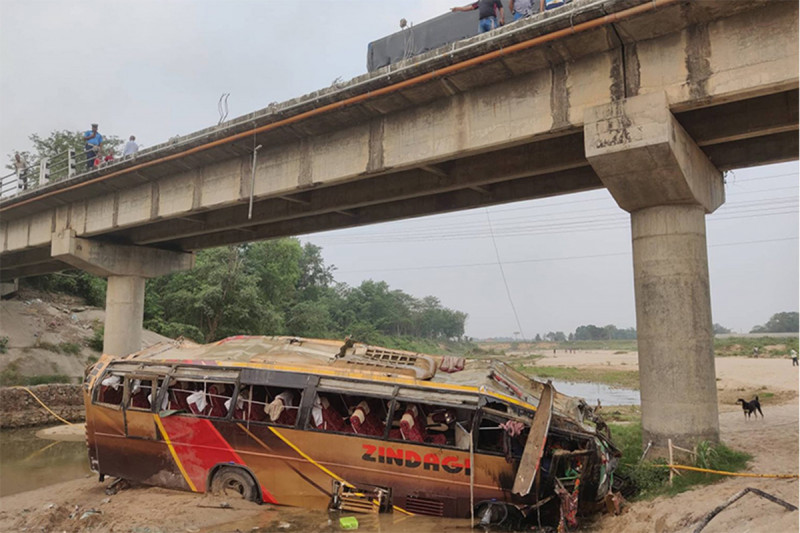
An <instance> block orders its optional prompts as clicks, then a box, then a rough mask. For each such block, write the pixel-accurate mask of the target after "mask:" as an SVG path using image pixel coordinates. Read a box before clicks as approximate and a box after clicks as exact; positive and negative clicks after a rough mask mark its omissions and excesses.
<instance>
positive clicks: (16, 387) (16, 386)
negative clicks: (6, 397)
mask: <svg viewBox="0 0 800 533" xmlns="http://www.w3.org/2000/svg"><path fill="white" fill-rule="evenodd" d="M11 388H12V389H22V390H24V391H25V392H27V393H28V394H30V395H31V396H33V399H34V400H36V401H37V402H39V405H41V406H42V407H44V408H45V409H47V412H48V413H50V414H51V415H53V416H54V417H56V418H57V419H59V420H60V421H62V422H64V423H65V424H66V425H68V426H71V425H72V422H68V421H67V420H64V419H63V418H61V417H60V416H58V415H57V414H55V413H54V412H53V410H52V409H50V408H49V407H47V406H46V405H45V404H44V402H43V401H42V400H40V399H39V397H38V396H36V395H35V394H34V393H33V392H32V391H31V390H30V389H29V388H28V387H23V386H21V385H14V386H13V387H11Z"/></svg>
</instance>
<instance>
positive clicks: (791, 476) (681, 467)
mask: <svg viewBox="0 0 800 533" xmlns="http://www.w3.org/2000/svg"><path fill="white" fill-rule="evenodd" d="M652 466H657V467H660V468H674V469H676V470H691V471H692V472H705V473H708V474H719V475H721V476H737V477H769V478H778V479H796V478H798V477H800V475H798V474H752V473H748V472H725V471H723V470H710V469H708V468H699V467H696V466H684V465H652Z"/></svg>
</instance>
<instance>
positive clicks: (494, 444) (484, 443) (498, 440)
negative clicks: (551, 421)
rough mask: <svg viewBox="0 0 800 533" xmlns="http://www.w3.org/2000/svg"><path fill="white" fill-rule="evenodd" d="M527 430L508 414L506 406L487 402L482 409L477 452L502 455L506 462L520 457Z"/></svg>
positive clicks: (526, 425) (516, 418)
mask: <svg viewBox="0 0 800 533" xmlns="http://www.w3.org/2000/svg"><path fill="white" fill-rule="evenodd" d="M529 429H530V428H529V424H527V423H524V422H523V421H521V420H520V419H518V417H516V416H513V415H509V414H508V406H506V405H505V404H503V403H499V402H489V403H487V404H486V405H485V406H484V407H483V416H482V417H481V423H480V427H479V428H478V442H477V450H478V451H480V452H488V453H494V454H503V455H505V457H506V459H507V460H511V459H512V458H514V457H520V456H521V455H522V451H523V450H524V449H525V441H526V440H527V438H528V431H529Z"/></svg>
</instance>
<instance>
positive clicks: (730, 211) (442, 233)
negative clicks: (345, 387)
mask: <svg viewBox="0 0 800 533" xmlns="http://www.w3.org/2000/svg"><path fill="white" fill-rule="evenodd" d="M788 188H792V189H793V188H796V187H787V188H781V190H782V189H788ZM797 203H798V199H797V197H796V196H781V197H773V198H760V199H755V200H749V201H741V202H732V203H728V204H725V205H723V206H722V208H721V209H720V210H719V211H718V212H717V214H716V215H714V216H713V217H710V218H709V222H714V221H716V220H728V219H731V218H735V216H734V215H736V214H737V213H738V214H745V213H750V212H753V211H758V212H760V213H763V214H765V215H771V214H790V212H789V211H787V209H789V208H793V209H796V206H797ZM589 211H593V212H599V213H597V214H595V215H592V216H586V213H587V212H589ZM603 212H605V214H602V213H603ZM474 214H475V213H472V215H474ZM572 214H575V215H576V216H569V215H572ZM556 215H561V216H558V217H557V221H554V218H555V216H556ZM540 220H543V221H547V222H551V223H549V224H541V223H540V224H537V221H540ZM518 221H524V223H522V224H520V223H519V222H518ZM611 222H617V223H618V224H619V226H615V227H614V228H609V229H616V227H626V226H627V223H628V214H627V213H625V212H624V211H621V210H619V209H616V208H596V209H587V210H582V211H562V212H559V213H542V214H528V215H522V216H515V217H507V218H504V219H502V221H501V222H500V223H495V224H494V226H495V229H496V230H497V229H499V231H495V236H496V237H506V236H510V235H520V234H542V233H548V231H543V230H548V229H554V230H559V229H565V228H574V229H575V230H576V231H577V230H580V229H581V228H580V226H581V225H587V226H590V227H592V228H596V227H597V226H598V224H599V223H611ZM509 227H510V228H512V229H513V231H511V229H507V228H509ZM451 228H457V230H458V231H449V230H450V229H451ZM521 230H525V231H521ZM531 230H535V231H533V232H532V231H531ZM339 231H341V232H342V233H339V234H332V233H328V234H318V238H320V239H322V240H323V241H325V242H326V244H331V245H335V244H339V243H345V244H362V243H363V244H366V243H375V242H399V241H404V242H407V241H412V240H417V241H420V240H422V241H424V240H445V239H449V238H457V237H458V236H459V235H460V236H463V237H464V238H467V237H468V238H480V237H481V236H486V232H485V230H484V226H483V224H482V223H480V222H478V221H475V222H463V221H462V222H460V223H459V222H453V223H445V224H436V225H430V222H427V226H425V227H421V228H417V229H409V228H402V229H397V230H394V231H391V230H390V231H381V232H380V233H375V232H363V231H362V232H353V231H351V230H347V231H343V230H339ZM554 233H556V232H554ZM557 233H563V231H562V232H557Z"/></svg>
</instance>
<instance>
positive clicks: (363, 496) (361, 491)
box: [331, 480, 391, 514]
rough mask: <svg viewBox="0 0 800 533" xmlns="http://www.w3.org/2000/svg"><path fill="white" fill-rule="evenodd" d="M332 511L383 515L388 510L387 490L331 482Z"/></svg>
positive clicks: (388, 494) (388, 492) (388, 495)
mask: <svg viewBox="0 0 800 533" xmlns="http://www.w3.org/2000/svg"><path fill="white" fill-rule="evenodd" d="M333 494H334V497H333V503H332V504H331V507H332V508H333V509H339V510H340V511H349V512H351V513H373V514H375V513H383V512H387V511H388V510H389V508H390V503H389V502H390V494H391V492H390V491H389V490H388V489H383V488H381V487H372V488H363V487H353V486H350V485H345V484H343V483H340V482H339V481H335V480H334V482H333Z"/></svg>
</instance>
